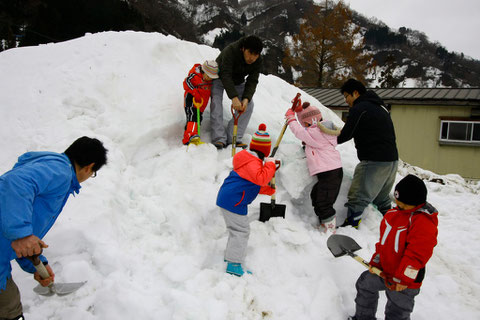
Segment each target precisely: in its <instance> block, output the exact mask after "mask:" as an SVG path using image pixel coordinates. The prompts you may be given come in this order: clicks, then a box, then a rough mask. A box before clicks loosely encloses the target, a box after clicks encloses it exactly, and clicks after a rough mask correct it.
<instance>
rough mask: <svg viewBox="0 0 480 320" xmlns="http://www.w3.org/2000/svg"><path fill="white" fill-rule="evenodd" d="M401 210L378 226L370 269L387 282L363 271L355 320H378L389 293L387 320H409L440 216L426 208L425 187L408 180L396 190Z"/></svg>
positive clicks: (358, 288) (411, 176) (404, 180)
mask: <svg viewBox="0 0 480 320" xmlns="http://www.w3.org/2000/svg"><path fill="white" fill-rule="evenodd" d="M394 195H395V202H396V203H397V207H395V208H393V209H391V210H389V211H387V213H386V214H385V216H384V217H383V220H382V222H381V224H380V241H379V242H378V243H377V244H376V245H375V253H374V254H373V256H372V259H371V261H370V265H371V266H373V267H377V268H379V269H381V270H382V271H383V276H384V278H383V279H382V278H381V277H379V276H377V275H376V274H373V273H370V272H369V271H365V272H364V273H362V274H361V275H360V278H359V279H358V280H357V284H356V287H357V297H356V299H355V302H356V311H355V317H353V319H355V320H366V319H376V318H375V314H376V312H377V304H378V297H379V296H378V292H379V291H385V293H386V295H387V300H388V302H387V305H386V307H385V319H387V320H391V319H410V314H411V313H412V311H413V306H414V299H415V296H416V295H418V294H419V292H420V286H421V285H422V281H423V278H424V277H425V265H426V264H427V262H428V260H429V259H430V257H431V256H432V254H433V248H434V247H435V246H436V244H437V234H438V229H437V226H438V218H437V216H438V212H437V210H436V209H435V208H434V207H433V206H432V205H431V204H429V203H428V202H427V188H426V186H425V184H424V183H423V181H422V180H421V179H419V178H418V177H416V176H414V175H411V174H410V175H408V176H406V177H405V178H403V179H402V180H401V181H400V182H399V183H398V184H397V185H396V186H395V193H394Z"/></svg>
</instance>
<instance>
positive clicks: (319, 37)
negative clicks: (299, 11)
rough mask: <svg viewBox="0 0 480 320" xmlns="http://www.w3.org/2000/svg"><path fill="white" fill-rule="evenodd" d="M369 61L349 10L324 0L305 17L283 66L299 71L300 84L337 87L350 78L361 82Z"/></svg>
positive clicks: (340, 4) (341, 2) (329, 0)
mask: <svg viewBox="0 0 480 320" xmlns="http://www.w3.org/2000/svg"><path fill="white" fill-rule="evenodd" d="M371 61H372V57H371V56H370V55H369V54H366V53H365V51H364V40H363V37H362V35H361V33H360V28H359V27H358V26H356V25H354V24H353V22H352V12H351V10H350V8H349V7H347V6H346V5H345V4H344V3H343V1H342V0H341V1H339V2H338V3H335V2H333V1H331V0H325V1H324V2H323V3H322V4H321V5H315V6H314V7H313V10H312V11H310V12H309V13H307V15H306V16H305V22H304V23H302V24H301V26H300V32H299V33H298V34H296V35H294V36H293V43H292V46H291V48H287V49H286V51H285V58H284V60H283V64H284V66H285V67H292V68H293V69H295V71H297V72H300V74H301V76H300V77H299V78H298V79H297V82H298V84H299V85H302V86H315V87H338V86H340V85H341V84H342V83H343V81H344V80H345V79H347V78H349V77H354V78H356V79H358V80H360V81H364V80H365V78H364V77H365V74H366V73H367V69H368V68H369V64H370V63H371Z"/></svg>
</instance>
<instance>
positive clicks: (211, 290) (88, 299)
mask: <svg viewBox="0 0 480 320" xmlns="http://www.w3.org/2000/svg"><path fill="white" fill-rule="evenodd" d="M218 53H219V52H218V50H216V49H213V48H210V47H208V46H204V45H197V44H194V43H190V42H185V41H181V40H178V39H176V38H174V37H171V36H163V35H160V34H147V33H134V32H123V33H114V32H107V33H101V34H94V35H86V36H85V37H82V38H79V39H76V40H72V41H67V42H63V43H58V44H49V45H42V46H38V47H30V48H20V49H11V50H8V51H4V52H2V53H1V54H0V74H1V75H2V78H1V80H0V81H1V83H0V98H1V103H0V115H1V116H0V121H1V122H0V136H1V137H2V139H1V140H0V150H2V152H1V153H0V172H1V173H3V172H5V171H7V170H9V169H10V168H11V167H12V166H13V164H14V163H15V161H16V158H17V157H18V156H19V155H20V154H22V153H23V152H26V151H34V150H50V151H58V152H62V151H63V150H65V148H66V147H67V146H68V145H69V144H70V143H71V142H73V141H74V140H75V139H76V138H78V137H80V136H84V135H86V136H90V137H97V138H99V139H100V140H102V141H103V142H104V143H105V145H106V147H107V148H108V149H109V163H108V165H107V166H106V167H104V168H103V169H102V170H100V171H99V173H98V176H97V177H96V178H95V179H89V180H88V181H87V182H85V183H84V184H83V188H82V190H81V193H80V195H78V196H77V197H76V198H71V199H70V200H69V201H68V203H67V205H66V207H65V209H64V212H63V213H62V214H61V216H60V218H59V219H58V221H57V223H56V224H55V226H54V227H53V229H52V230H51V231H50V233H49V234H48V235H47V236H46V238H45V241H46V242H47V244H49V245H50V247H49V248H48V249H46V250H45V255H46V256H47V257H48V258H49V260H50V263H51V265H52V267H53V269H54V271H55V272H56V281H57V282H76V281H88V282H87V283H86V284H85V285H84V286H83V287H82V288H81V289H80V290H78V291H77V292H75V293H73V294H70V295H67V296H62V297H59V296H52V297H44V296H38V295H36V294H35V293H34V292H33V291H32V288H33V287H34V286H35V285H36V282H35V281H33V279H32V277H31V275H29V274H27V273H24V272H23V271H22V270H21V269H20V268H19V267H18V266H17V265H16V263H13V265H14V271H13V276H14V279H15V281H16V282H17V284H18V285H19V287H20V290H21V293H22V301H23V304H24V308H25V315H26V317H27V319H30V320H40V319H42V320H44V319H69V320H75V319H81V320H87V319H102V320H105V319H175V320H179V319H195V320H199V319H218V320H225V319H232V320H233V319H235V320H244V319H249V320H250V319H285V320H291V319H297V320H300V319H345V318H346V317H347V315H349V314H353V312H354V301H353V300H354V297H355V286H354V285H355V281H356V279H357V278H358V276H359V274H360V273H361V272H362V271H363V270H364V268H363V267H362V266H361V265H360V264H358V263H357V262H355V261H353V260H352V259H350V258H348V257H342V258H334V257H333V256H332V255H331V253H330V252H329V250H328V249H327V247H326V240H327V237H328V236H327V235H325V234H323V233H321V232H319V231H318V230H317V229H316V228H315V227H316V224H317V220H316V217H315V215H314V213H313V210H312V207H311V204H310V199H309V192H310V189H311V186H312V183H314V179H313V178H311V177H309V176H308V173H307V169H306V162H305V159H304V154H303V153H302V152H303V151H302V149H301V144H300V142H299V141H297V140H296V139H295V137H293V135H292V134H291V133H290V132H289V131H288V130H287V132H286V134H285V136H284V137H283V141H282V143H281V145H280V148H279V151H278V152H277V157H278V158H281V159H282V160H283V166H282V168H281V169H280V171H279V173H278V175H277V184H278V195H277V202H279V203H282V204H285V205H287V216H286V219H285V220H283V219H278V218H277V219H271V220H270V221H269V222H267V223H261V222H258V221H256V220H257V219H258V215H259V204H260V202H269V201H270V198H269V197H265V196H259V197H258V198H257V200H256V201H255V202H254V203H253V204H252V206H251V207H250V213H249V217H250V219H251V221H252V222H251V229H252V230H251V237H250V242H249V247H248V253H247V261H246V266H247V267H248V268H249V269H250V270H252V271H253V275H248V276H245V277H243V278H237V277H234V276H230V275H227V274H226V273H225V272H224V271H225V264H224V262H223V251H224V249H225V244H226V240H227V233H226V230H225V225H224V221H223V218H222V216H221V214H220V212H219V210H218V208H217V207H216V206H215V199H216V193H217V191H218V188H219V187H220V185H221V183H222V182H223V179H224V178H225V177H226V176H227V175H228V173H229V171H230V170H231V166H232V165H231V154H230V153H231V152H230V149H225V150H222V151H217V150H216V149H215V148H214V147H213V146H212V145H210V144H205V145H201V146H198V147H195V146H191V147H188V148H187V147H185V146H183V145H182V144H181V136H182V132H183V126H184V124H185V116H184V111H183V88H182V81H183V79H184V77H185V76H186V73H187V71H188V70H189V69H190V68H191V66H192V65H193V64H194V63H198V62H203V61H204V60H206V59H213V58H215V57H216V56H217V55H218ZM297 92H301V91H300V90H299V89H297V88H295V87H293V86H291V85H289V84H288V83H286V82H284V81H283V80H281V79H279V78H277V77H273V76H261V78H260V82H259V85H258V88H257V92H256V94H255V97H254V101H255V111H254V114H253V116H252V119H251V121H250V125H249V127H248V129H247V133H248V135H247V136H246V137H245V140H244V141H246V142H248V141H249V139H250V134H252V133H253V132H254V131H255V130H256V128H257V127H258V125H259V124H260V123H262V122H264V123H266V125H267V130H268V131H269V132H270V134H271V136H272V138H273V141H274V142H275V141H276V138H277V137H278V135H279V133H280V131H281V128H282V126H283V124H284V118H283V115H284V113H285V111H286V109H287V108H289V107H290V106H291V100H292V99H293V98H294V97H295V95H296V94H297ZM301 93H302V96H301V98H302V100H303V101H310V102H311V103H312V104H314V105H317V106H319V107H320V108H321V111H322V113H323V115H324V117H325V118H327V119H329V120H332V121H334V122H335V123H336V124H337V125H341V121H340V119H338V118H337V117H336V116H335V115H334V113H333V112H331V111H330V110H328V109H327V108H325V107H323V106H322V105H321V104H320V103H319V102H318V101H316V100H314V99H313V98H312V97H310V96H308V95H307V94H306V93H304V92H301ZM224 110H225V111H224V113H225V114H226V115H225V119H227V116H229V114H230V110H229V104H228V100H227V99H225V100H224ZM204 118H205V120H204V123H203V124H202V130H201V133H202V140H204V141H207V142H209V141H210V140H209V133H208V131H209V125H210V123H209V119H208V118H209V111H208V109H207V111H206V114H205V117H204ZM228 118H229V117H228ZM338 149H339V150H340V152H341V155H342V161H343V165H344V181H343V186H342V190H341V194H340V196H339V199H338V201H337V203H336V209H337V212H338V218H339V220H340V221H341V220H343V218H344V217H345V212H344V208H343V203H344V202H345V200H346V193H347V190H348V187H349V185H350V181H351V177H352V173H353V169H354V167H355V165H356V163H357V162H358V160H357V157H356V153H355V149H354V147H353V143H351V142H349V143H346V144H344V145H341V146H339V147H338ZM415 170H416V172H417V173H419V172H420V173H422V172H424V171H422V170H421V169H419V168H415ZM408 171H409V170H407V169H403V170H401V171H400V173H401V174H399V175H398V176H397V181H398V180H400V179H401V178H402V175H405V174H407V172H408ZM460 180H461V179H460ZM449 181H455V180H454V179H453V180H452V179H450V180H449ZM427 186H428V189H429V200H430V202H431V203H432V204H433V205H434V206H435V207H437V209H438V210H439V212H440V214H439V221H440V222H439V238H438V240H439V244H438V246H437V247H436V248H435V251H434V256H433V258H432V259H431V261H430V263H429V265H428V266H427V276H426V280H425V281H424V285H423V288H422V292H421V294H420V295H419V296H418V297H417V299H416V306H415V311H414V313H413V317H412V319H417V320H418V319H425V320H426V319H429V320H430V319H475V318H478V314H480V307H479V305H478V300H479V299H480V285H479V284H480V249H479V246H478V243H479V240H480V239H479V233H478V222H479V217H480V209H479V208H480V207H479V206H478V199H479V197H478V185H477V186H474V187H473V188H472V186H466V185H464V184H462V183H448V184H445V185H442V184H439V183H435V182H427ZM380 220H381V216H380V214H379V213H378V211H376V210H375V209H374V208H373V207H368V208H367V210H366V213H365V218H364V220H363V222H362V225H361V226H360V229H359V230H354V229H352V228H344V229H340V230H339V231H338V232H339V233H341V234H346V235H349V236H351V237H353V238H354V239H355V240H356V241H357V242H358V243H359V244H360V245H361V246H362V247H363V249H362V250H360V251H359V252H358V253H359V254H360V256H362V257H364V258H365V259H369V258H370V256H371V254H372V252H373V248H374V244H375V242H376V240H377V237H378V225H379V222H380ZM385 301H386V300H385V297H384V295H382V296H381V299H380V304H379V311H378V314H377V316H378V317H380V318H383V310H384V304H385Z"/></svg>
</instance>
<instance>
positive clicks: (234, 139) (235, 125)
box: [231, 105, 243, 157]
mask: <svg viewBox="0 0 480 320" xmlns="http://www.w3.org/2000/svg"><path fill="white" fill-rule="evenodd" d="M231 111H232V116H233V136H232V157H233V156H234V155H235V151H236V150H235V149H236V148H237V130H238V118H240V116H241V115H242V113H243V111H237V114H236V115H235V112H234V110H233V105H232V107H231Z"/></svg>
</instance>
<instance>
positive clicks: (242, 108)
mask: <svg viewBox="0 0 480 320" xmlns="http://www.w3.org/2000/svg"><path fill="white" fill-rule="evenodd" d="M262 49H263V44H262V41H261V40H260V39H259V38H258V37H256V36H248V37H245V38H242V39H240V40H238V41H236V42H234V43H232V44H230V45H228V46H227V47H226V48H225V49H223V50H222V52H221V53H220V55H219V56H218V57H217V59H216V61H217V63H218V68H219V76H220V79H215V80H213V84H212V100H211V101H212V102H211V104H210V122H211V127H212V136H211V138H212V142H213V144H214V145H215V147H217V149H222V148H224V147H226V146H227V145H228V144H231V143H232V135H233V124H234V123H233V119H231V120H230V121H229V123H228V126H227V129H225V128H224V126H223V104H222V103H223V91H224V90H225V91H226V92H227V96H228V98H230V99H231V100H232V102H231V105H232V106H233V109H234V110H235V111H236V112H241V113H242V115H241V116H240V117H239V118H238V131H237V146H240V147H246V146H247V145H246V144H243V143H242V142H241V140H242V137H243V134H244V132H245V129H246V128H247V125H248V122H249V121H250V117H251V115H252V112H253V101H252V98H253V94H254V93H255V90H256V88H257V84H258V77H259V75H260V71H261V68H262V57H261V56H260V53H261V52H262ZM245 77H246V80H245Z"/></svg>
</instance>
